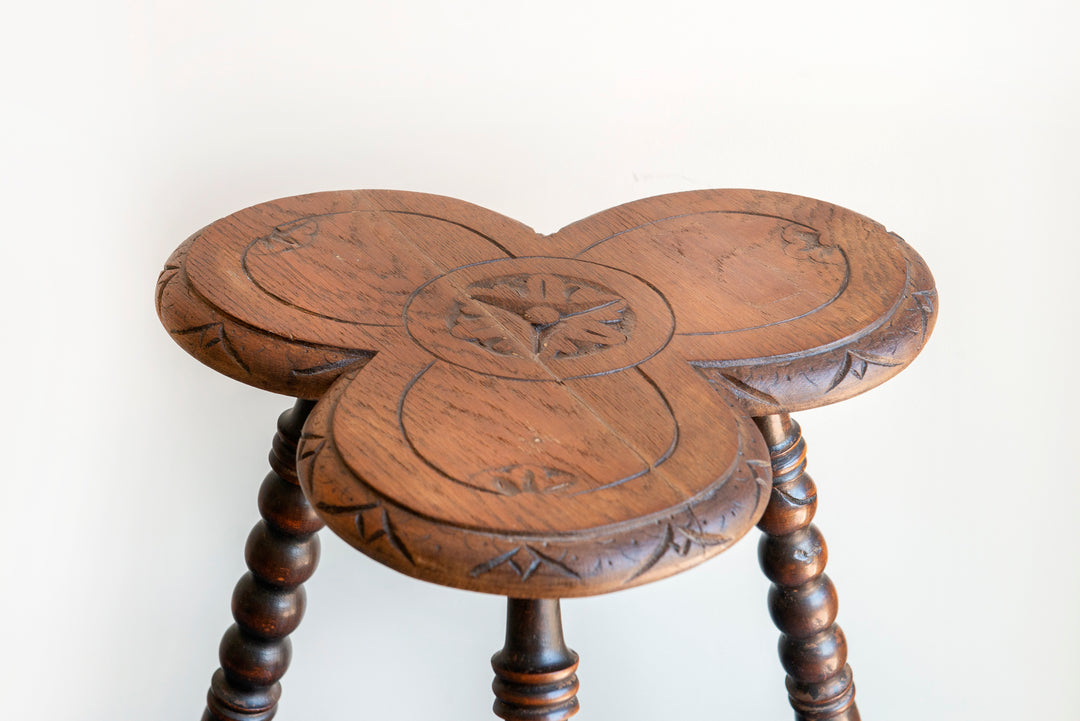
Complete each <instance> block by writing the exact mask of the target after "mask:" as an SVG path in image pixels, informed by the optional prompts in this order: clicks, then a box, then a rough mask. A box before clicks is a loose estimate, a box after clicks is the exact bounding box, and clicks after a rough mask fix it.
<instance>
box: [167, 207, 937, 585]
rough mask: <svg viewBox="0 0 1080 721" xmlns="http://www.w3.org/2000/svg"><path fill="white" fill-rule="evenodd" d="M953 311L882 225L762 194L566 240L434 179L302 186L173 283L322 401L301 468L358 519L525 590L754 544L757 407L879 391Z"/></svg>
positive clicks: (454, 581)
mask: <svg viewBox="0 0 1080 721" xmlns="http://www.w3.org/2000/svg"><path fill="white" fill-rule="evenodd" d="M936 306H937V303H936V296H935V291H934V286H933V281H932V278H931V277H930V275H929V272H928V271H927V270H926V266H925V264H924V263H922V261H921V259H920V258H919V257H918V256H917V254H915V253H914V251H913V250H911V248H910V247H909V246H907V244H906V243H904V242H902V241H901V240H899V239H898V238H897V237H894V236H892V235H890V234H889V233H887V231H885V229H884V228H882V227H881V226H880V225H878V224H876V223H873V222H872V221H870V220H868V219H866V218H864V217H862V216H859V215H857V214H855V213H851V212H850V211H846V210H844V209H842V208H837V207H835V206H830V205H828V204H825V203H820V202H818V201H814V200H810V199H806V198H798V197H795V196H786V195H781V194H775V193H761V192H754V191H701V192H695V193H687V194H676V195H669V196H661V197H658V198H650V199H645V200H641V201H635V202H633V203H629V204H627V205H624V206H620V207H619V208H615V209H612V210H609V211H605V212H603V213H599V214H597V215H595V216H592V217H590V218H587V219H585V220H582V221H579V222H578V223H575V224H572V225H570V226H567V227H566V228H563V229H562V230H560V231H559V232H557V233H555V234H553V235H551V236H547V237H540V236H538V235H536V234H535V233H534V232H532V231H531V230H529V229H528V228H525V227H524V226H522V225H521V224H519V223H516V222H514V221H511V220H509V219H507V218H505V217H503V216H500V215H498V214H496V213H492V212H490V211H486V210H484V209H481V208H477V207H476V206H471V205H468V204H466V203H462V202H460V201H454V200H451V199H447V198H439V197H437V196H428V195H421V194H412V193H399V192H391V191H351V192H342V193H323V194H314V195H310V196H299V197H296V198H287V199H283V200H281V201H275V202H273V203H267V204H263V205H260V206H255V207H253V208H249V209H247V210H244V211H241V212H239V213H237V214H234V215H233V216H229V218H226V219H223V220H221V221H218V222H217V223H214V224H212V225H211V226H208V227H207V228H205V229H204V230H203V231H201V232H200V233H199V234H197V236H196V237H194V238H192V239H190V240H189V241H188V242H186V243H185V244H184V245H183V246H182V247H181V248H180V249H179V250H178V251H177V254H176V255H175V256H174V258H173V259H172V260H171V261H170V263H169V264H168V265H167V266H166V269H165V271H164V273H163V274H162V278H161V281H160V283H159V289H158V308H159V313H160V315H161V318H162V321H163V322H164V323H165V325H166V326H167V327H168V328H169V330H170V332H171V333H172V335H173V337H174V338H175V339H176V340H177V341H178V342H180V343H181V345H183V346H184V347H185V348H186V349H187V350H188V351H189V352H191V353H192V354H193V355H195V356H196V357H198V358H200V360H203V361H204V362H206V363H208V364H210V365H212V366H213V367H215V368H217V369H218V370H221V371H222V372H225V373H227V374H229V375H232V376H233V377H236V378H240V379H242V380H245V381H246V382H249V383H252V384H254V385H258V386H260V387H263V388H267V389H269V390H274V391H277V392H286V393H290V394H295V395H300V396H304V397H310V398H316V397H320V398H322V400H321V402H320V404H319V406H320V407H319V409H317V412H315V413H314V414H313V415H312V420H311V422H310V424H309V425H308V426H307V428H306V434H307V435H306V436H305V440H304V441H303V443H302V451H303V452H304V453H305V454H306V458H307V460H308V462H307V463H302V464H301V469H302V470H301V473H302V475H303V474H308V475H306V476H304V477H303V479H302V483H303V484H304V487H305V490H306V492H307V493H309V494H310V496H311V498H312V500H313V502H314V503H315V505H316V507H317V508H318V510H319V512H320V513H321V514H323V516H324V518H325V519H326V520H327V522H328V523H329V524H330V525H331V526H332V527H333V528H334V530H335V531H336V532H337V533H339V534H340V535H342V536H343V537H344V538H346V539H347V540H348V541H349V542H350V543H353V544H354V545H356V546H357V547H358V548H361V549H362V550H364V551H365V552H367V553H369V554H371V555H372V556H374V557H376V558H378V559H379V560H381V561H383V562H384V563H387V564H388V565H391V566H393V567H394V568H397V569H398V570H401V571H403V572H405V573H410V574H412V575H416V576H418V577H421V578H428V579H429V580H434V581H437V582H439V583H445V584H447V585H455V586H460V587H463V588H473V589H477V590H490V591H492V592H497V593H503V592H504V591H505V588H506V585H507V584H513V588H515V589H519V590H520V592H519V593H518V592H517V591H515V593H518V595H519V596H521V597H530V598H542V597H552V596H570V595H585V594H590V593H600V592H603V591H605V590H614V589H616V588H622V587H625V586H627V585H632V584H635V583H643V582H646V581H649V580H655V579H657V578H660V577H662V576H663V575H667V574H669V573H674V572H676V571H678V570H682V569H684V568H688V567H689V566H691V565H693V564H694V563H697V562H699V561H700V560H702V559H704V558H707V557H709V556H710V555H712V554H714V553H716V552H718V551H719V550H722V549H723V548H724V547H726V546H727V545H729V544H730V543H731V542H733V541H734V540H736V539H737V538H738V537H740V536H741V535H742V534H743V533H745V532H746V531H747V530H749V528H751V527H752V526H753V524H754V523H755V522H756V520H757V518H758V516H759V515H760V514H761V513H762V511H763V509H764V504H765V499H764V497H763V495H762V493H761V484H762V483H767V482H768V474H769V471H768V465H767V458H768V456H767V453H766V450H765V449H764V447H763V446H762V445H761V441H760V437H759V436H758V434H757V432H756V431H755V430H754V429H753V427H752V426H751V425H750V422H749V421H748V414H762V413H775V412H781V411H787V410H793V409H798V408H805V407H812V406H815V405H822V404H825V403H829V402H832V401H834V400H839V399H841V398H846V397H849V396H851V395H854V394H856V393H858V392H861V391H863V390H865V389H867V388H869V387H872V386H873V385H875V384H877V383H880V382H882V381H883V380H884V379H886V378H888V377H890V376H891V375H893V374H895V373H897V372H899V370H901V369H902V368H903V367H904V366H905V365H906V364H907V363H909V362H910V361H911V359H912V358H913V357H914V355H915V354H916V353H917V352H918V350H919V349H920V348H921V347H922V345H923V343H924V342H925V340H926V337H927V335H928V334H929V333H930V330H931V329H932V327H933V321H934V316H935V314H936V310H937V308H936ZM335 379H336V381H335ZM331 384H333V385H331ZM708 389H712V390H714V391H715V392H706V391H708ZM305 468H306V469H307V470H303V469H305Z"/></svg>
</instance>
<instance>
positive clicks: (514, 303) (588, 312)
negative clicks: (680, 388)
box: [450, 273, 627, 360]
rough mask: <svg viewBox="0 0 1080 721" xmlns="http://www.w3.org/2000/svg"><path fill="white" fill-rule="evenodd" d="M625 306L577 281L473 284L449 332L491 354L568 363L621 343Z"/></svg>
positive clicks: (536, 278)
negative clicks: (557, 360)
mask: <svg viewBox="0 0 1080 721" xmlns="http://www.w3.org/2000/svg"><path fill="white" fill-rule="evenodd" d="M626 311H627V306H626V301H625V300H624V299H623V298H620V297H619V296H617V295H615V294H613V293H611V292H610V291H607V290H603V289H601V288H598V287H596V286H595V285H592V284H589V283H586V282H585V281H583V280H580V279H577V278H568V277H565V276H559V275H553V274H549V273H540V274H536V275H514V276H503V277H501V278H495V279H494V280H490V281H486V282H484V283H482V284H480V283H478V284H473V286H471V287H470V288H469V290H468V292H467V295H464V296H463V297H461V298H459V299H458V315H457V317H456V319H455V321H454V324H453V326H452V327H451V329H450V332H451V334H452V335H453V336H454V337H456V338H461V339H462V340H467V341H470V342H473V343H476V344H477V345H480V346H482V347H484V348H487V349H488V350H490V351H492V352H493V353H498V354H500V355H513V356H519V357H522V358H538V359H540V360H546V359H549V358H573V357H575V356H581V355H586V354H588V353H592V352H594V351H597V350H601V349H603V348H607V347H610V346H615V345H620V344H622V343H625V342H626V340H627V335H626V333H625V332H624V330H625V321H626V320H627V318H626Z"/></svg>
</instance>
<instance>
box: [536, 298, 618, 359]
mask: <svg viewBox="0 0 1080 721" xmlns="http://www.w3.org/2000/svg"><path fill="white" fill-rule="evenodd" d="M625 311H626V301H624V300H622V299H616V300H612V301H610V302H608V303H605V304H603V305H600V306H597V307H595V308H590V309H589V310H585V311H582V312H580V313H575V314H574V315H570V316H566V317H564V318H563V319H562V320H560V321H559V322H558V323H556V324H555V325H553V326H552V327H551V328H550V329H548V330H547V331H545V332H544V333H542V339H541V347H540V357H541V358H544V357H555V358H557V357H559V356H574V355H581V354H582V353H585V352H588V351H590V350H594V349H596V348H606V347H610V346H615V345H620V344H622V343H625V342H626V334H625V333H623V332H622V331H621V330H619V328H618V325H617V324H618V323H619V322H620V321H621V320H622V316H623V313H624V312H625Z"/></svg>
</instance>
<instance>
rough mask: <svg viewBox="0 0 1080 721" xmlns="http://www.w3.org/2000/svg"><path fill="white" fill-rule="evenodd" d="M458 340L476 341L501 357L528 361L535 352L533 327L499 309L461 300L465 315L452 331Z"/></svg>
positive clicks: (461, 315) (508, 312)
mask: <svg viewBox="0 0 1080 721" xmlns="http://www.w3.org/2000/svg"><path fill="white" fill-rule="evenodd" d="M450 334H451V335H453V336H454V337H455V338H461V339H462V340H467V341H472V342H474V343H477V344H478V345H481V346H483V347H484V348H487V349H489V350H491V351H494V352H495V353H499V354H501V355H518V356H522V357H526V351H527V350H531V349H532V345H533V343H532V341H531V337H532V335H533V329H532V324H530V323H529V322H528V321H527V320H525V319H524V318H522V317H521V316H519V315H517V314H516V313H512V312H510V311H507V310H505V309H503V308H500V307H499V306H496V305H489V304H487V303H480V302H479V301H477V300H474V299H472V298H464V299H462V300H461V314H460V315H459V316H458V318H457V322H456V323H454V326H453V327H452V328H451V329H450Z"/></svg>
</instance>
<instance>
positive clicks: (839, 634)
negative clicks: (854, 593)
mask: <svg viewBox="0 0 1080 721" xmlns="http://www.w3.org/2000/svg"><path fill="white" fill-rule="evenodd" d="M755 420H756V421H757V423H758V426H759V427H760V428H761V432H762V434H763V435H764V436H765V440H766V442H767V443H768V444H769V453H770V455H771V457H772V470H773V488H772V497H771V499H770V500H769V505H768V507H767V508H766V509H765V515H763V516H762V517H761V521H759V522H758V527H759V528H761V530H762V531H764V534H763V535H762V537H761V542H760V544H759V545H758V556H759V558H760V560H761V568H762V570H763V571H764V572H765V575H766V576H767V577H768V578H769V580H770V581H772V582H773V586H772V588H771V589H770V591H769V612H770V614H771V615H772V619H773V621H774V622H775V623H776V626H777V628H779V629H780V631H781V632H782V635H781V636H780V644H779V651H780V662H781V664H782V665H783V667H784V670H785V671H787V673H788V678H787V688H788V698H789V699H790V701H791V706H792V708H794V709H795V718H796V719H797V721H825V720H826V719H828V720H829V721H859V711H858V709H857V708H856V706H855V682H854V680H853V679H852V674H851V666H849V665H848V663H847V640H846V639H845V638H844V632H843V631H841V630H840V627H839V626H838V625H836V611H837V598H836V589H835V588H834V587H833V584H832V581H830V580H829V577H828V576H826V575H825V562H826V560H827V559H828V555H829V553H828V549H827V548H826V546H825V539H824V537H822V535H821V532H820V531H819V530H818V529H817V527H816V526H814V524H813V523H811V521H812V520H813V518H814V511H815V509H816V508H817V489H816V488H815V486H814V481H813V479H811V478H810V476H809V475H808V474H807V473H806V442H805V441H804V440H803V438H802V433H801V431H800V430H799V425H798V424H797V423H796V422H795V421H793V420H791V418H790V417H789V416H788V415H787V414H777V415H771V416H765V417H761V418H757V419H755Z"/></svg>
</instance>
